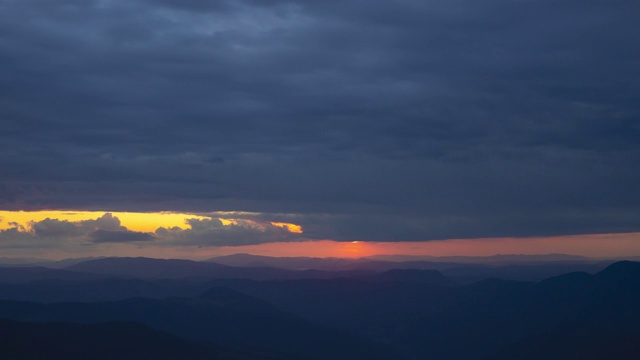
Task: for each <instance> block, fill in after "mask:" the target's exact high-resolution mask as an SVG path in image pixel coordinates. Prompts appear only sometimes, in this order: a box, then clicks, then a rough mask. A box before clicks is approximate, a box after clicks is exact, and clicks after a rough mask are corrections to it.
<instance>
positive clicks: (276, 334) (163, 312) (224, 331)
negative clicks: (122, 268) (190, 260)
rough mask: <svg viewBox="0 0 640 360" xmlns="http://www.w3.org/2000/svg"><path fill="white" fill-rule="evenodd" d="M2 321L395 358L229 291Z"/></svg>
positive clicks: (319, 355)
mask: <svg viewBox="0 0 640 360" xmlns="http://www.w3.org/2000/svg"><path fill="white" fill-rule="evenodd" d="M0 317H3V318H10V319H13V320H21V321H35V322H71V323H82V324H90V323H101V322H113V321H130V322H138V323H142V324H145V325H147V326H150V327H152V328H154V329H157V330H162V331H166V332H170V333H172V334H175V335H177V336H180V337H183V338H186V339H189V340H192V341H199V342H202V343H207V344H209V345H212V346H215V347H220V346H222V347H227V348H229V347H235V348H239V349H244V350H246V351H252V352H254V353H257V354H270V355H273V356H275V357H277V358H284V359H354V358H366V359H398V358H400V357H399V356H398V355H397V354H396V353H394V352H392V351H390V350H389V349H387V347H385V346H382V345H380V344H378V343H376V342H374V341H368V340H365V339H363V338H360V337H358V336H354V335H350V334H348V333H345V332H342V331H336V330H331V329H329V328H327V327H323V326H318V325H314V324H312V323H310V322H308V321H306V320H303V319H301V318H299V317H297V316H294V315H290V314H287V313H284V312H282V311H280V310H278V309H276V308H275V307H274V306H272V305H271V304H269V303H266V302H264V301H261V300H259V299H256V298H253V297H250V296H247V295H244V294H241V293H238V292H236V291H233V290H231V289H225V288H212V289H210V290H209V291H207V292H206V293H204V294H202V296H199V297H196V298H167V299H147V298H132V299H127V300H122V301H114V302H100V303H53V304H46V305H45V304H39V303H30V302H11V301H0Z"/></svg>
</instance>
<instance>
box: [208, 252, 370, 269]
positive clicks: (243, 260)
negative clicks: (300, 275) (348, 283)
mask: <svg viewBox="0 0 640 360" xmlns="http://www.w3.org/2000/svg"><path fill="white" fill-rule="evenodd" d="M208 261H210V262H214V263H217V264H223V265H229V266H240V267H263V266H267V267H274V268H280V269H289V270H308V269H315V270H326V271H339V270H345V269H346V267H348V266H350V265H353V264H358V263H363V262H367V261H368V260H366V259H344V258H314V257H271V256H259V255H251V254H233V255H226V256H219V257H215V258H212V259H209V260H208Z"/></svg>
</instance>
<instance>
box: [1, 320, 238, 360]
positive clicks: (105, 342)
mask: <svg viewBox="0 0 640 360" xmlns="http://www.w3.org/2000/svg"><path fill="white" fill-rule="evenodd" d="M0 358H2V359H19V360H42V359H46V360H58V359H60V360H75V359H77V360H85V359H94V360H113V359H120V360H140V359H149V360H151V359H158V360H182V359H193V360H214V359H227V357H223V356H221V355H220V354H219V353H217V352H216V351H214V350H212V349H210V348H206V347H204V346H201V345H196V344H195V343H192V342H189V341H187V340H183V339H180V338H178V337H176V336H174V335H171V334H168V333H165V332H161V331H157V330H153V329H151V328H149V327H147V326H144V325H141V324H135V323H125V322H112V323H102V324H91V325H86V324H65V323H46V324H42V323H29V322H17V321H11V320H5V319H0Z"/></svg>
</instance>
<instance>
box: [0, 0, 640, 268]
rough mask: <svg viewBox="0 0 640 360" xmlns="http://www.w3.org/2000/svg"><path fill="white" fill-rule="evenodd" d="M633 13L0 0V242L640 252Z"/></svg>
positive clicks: (567, 6)
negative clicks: (500, 244)
mask: <svg viewBox="0 0 640 360" xmlns="http://www.w3.org/2000/svg"><path fill="white" fill-rule="evenodd" d="M638 18H640V3H638V2H635V1H618V0H607V1H605V0H602V1H597V0H595V1H577V0H566V1H551V0H538V1H534V0H485V1H476V0H429V1H419V0H399V1H392V2H391V1H381V0H366V1H365V0H353V1H337V0H325V1H311V0H299V1H293V0H292V1H287V0H233V1H224V0H182V1H177V0H128V1H116V0H57V1H50V0H0V257H2V256H9V257H11V256H23V257H58V258H62V257H73V256H80V255H82V256H85V255H86V256H96V255H101V254H103V255H104V254H107V255H120V256H124V255H127V254H135V255H145V254H147V255H150V256H165V257H172V256H181V257H193V258H195V257H199V256H204V255H205V254H206V255H211V254H221V253H229V252H246V251H252V252H254V253H262V254H266V253H269V254H276V255H277V254H285V253H286V254H291V251H290V250H291V249H299V251H298V253H299V254H305V255H313V254H318V255H319V256H325V255H326V256H335V255H343V254H347V255H348V254H351V255H350V256H355V255H354V254H369V253H373V252H383V253H388V252H390V251H393V252H411V253H416V252H425V253H432V254H434V253H443V254H447V255H452V254H453V252H456V253H460V254H462V253H464V254H469V255H472V254H480V253H482V254H485V253H490V252H496V253H498V252H503V253H504V252H509V253H517V252H522V253H548V252H568V253H576V254H589V255H594V256H595V255H598V254H611V255H629V254H632V255H640V181H638V179H639V178H640V166H638V165H639V164H640V102H638V99H639V98H640V65H639V64H640V42H638V38H639V37H640V27H638V26H637V19H638ZM495 239H503V240H495ZM536 239H537V240H536ZM496 241H498V242H500V243H503V244H504V243H507V242H508V243H509V245H508V246H506V245H505V246H502V247H493V246H494V245H495V243H496ZM349 244H351V245H349ZM357 244H360V245H357ZM438 244H440V245H438ZM461 244H462V245H461ZM492 244H494V245H492ZM531 244H537V245H536V246H532V245H531ZM356 245H357V246H356ZM436 245H438V246H440V247H438V246H436ZM441 246H445V248H446V249H445V248H442V247H441ZM297 247H299V248H297ZM332 249H334V250H335V251H334V250H332ZM344 249H347V250H344ZM349 249H351V250H349ZM353 249H356V250H353ZM358 249H360V250H358ZM438 249H439V250H438ZM443 249H445V250H443ZM474 249H475V250H474ZM347 255H345V256H347Z"/></svg>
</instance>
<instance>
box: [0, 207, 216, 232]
mask: <svg viewBox="0 0 640 360" xmlns="http://www.w3.org/2000/svg"><path fill="white" fill-rule="evenodd" d="M105 213H111V214H112V215H113V216H115V217H117V218H118V219H120V223H121V224H122V226H125V227H126V228H127V229H129V230H133V231H140V232H154V231H155V230H156V229H157V228H159V227H166V228H172V227H179V228H181V229H186V228H189V226H188V225H187V224H186V223H185V220H186V219H199V220H207V219H209V217H207V216H198V215H192V214H180V213H169V212H159V213H136V212H118V211H60V210H45V211H4V210H0V230H5V229H9V228H11V227H13V226H12V225H10V223H12V222H15V223H18V224H20V225H22V226H24V227H25V228H28V227H29V222H31V221H36V222H37V221H42V220H44V219H46V218H50V219H58V220H67V221H71V222H76V221H82V220H92V219H97V218H99V217H102V216H103V215H104V214H105Z"/></svg>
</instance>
